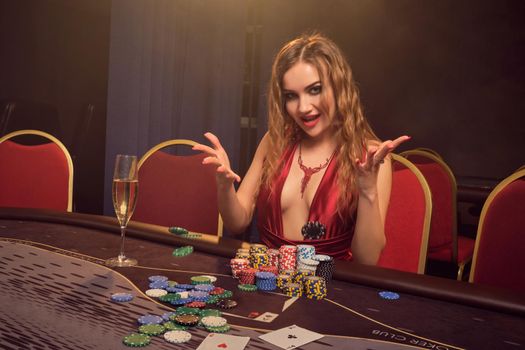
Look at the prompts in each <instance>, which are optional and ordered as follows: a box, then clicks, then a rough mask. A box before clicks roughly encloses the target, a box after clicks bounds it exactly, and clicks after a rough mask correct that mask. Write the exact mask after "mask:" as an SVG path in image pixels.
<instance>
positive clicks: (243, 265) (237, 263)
mask: <svg viewBox="0 0 525 350" xmlns="http://www.w3.org/2000/svg"><path fill="white" fill-rule="evenodd" d="M230 267H231V269H232V275H233V277H235V278H239V272H240V271H241V270H246V269H247V268H249V267H250V261H249V260H248V259H240V258H233V259H231V260H230Z"/></svg>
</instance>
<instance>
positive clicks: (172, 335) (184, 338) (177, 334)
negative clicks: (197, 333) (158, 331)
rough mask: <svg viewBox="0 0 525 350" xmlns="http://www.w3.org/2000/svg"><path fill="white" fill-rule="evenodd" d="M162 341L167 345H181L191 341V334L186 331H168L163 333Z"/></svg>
mask: <svg viewBox="0 0 525 350" xmlns="http://www.w3.org/2000/svg"><path fill="white" fill-rule="evenodd" d="M164 339H166V341H167V342H169V343H175V344H182V343H186V342H188V341H189V340H190V339H191V333H189V332H186V331H169V332H166V333H164Z"/></svg>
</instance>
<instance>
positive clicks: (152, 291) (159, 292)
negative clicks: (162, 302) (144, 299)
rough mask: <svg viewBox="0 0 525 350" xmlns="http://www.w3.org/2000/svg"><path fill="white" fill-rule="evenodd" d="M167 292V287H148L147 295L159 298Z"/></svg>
mask: <svg viewBox="0 0 525 350" xmlns="http://www.w3.org/2000/svg"><path fill="white" fill-rule="evenodd" d="M166 294H168V292H167V291H166V290H165V289H158V288H155V289H148V290H147V291H146V295H147V296H148V297H152V298H159V297H161V296H164V295H166Z"/></svg>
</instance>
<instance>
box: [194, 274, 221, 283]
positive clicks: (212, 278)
mask: <svg viewBox="0 0 525 350" xmlns="http://www.w3.org/2000/svg"><path fill="white" fill-rule="evenodd" d="M197 277H206V278H209V279H210V282H211V283H215V282H217V277H215V276H208V275H202V276H197Z"/></svg>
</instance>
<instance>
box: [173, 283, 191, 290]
mask: <svg viewBox="0 0 525 350" xmlns="http://www.w3.org/2000/svg"><path fill="white" fill-rule="evenodd" d="M177 288H180V289H184V290H190V289H193V288H195V286H194V285H193V284H177Z"/></svg>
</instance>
